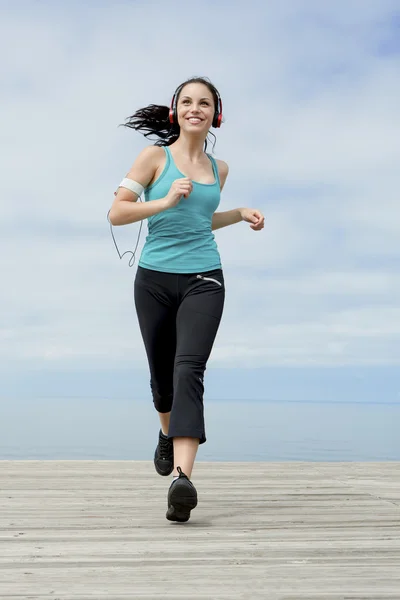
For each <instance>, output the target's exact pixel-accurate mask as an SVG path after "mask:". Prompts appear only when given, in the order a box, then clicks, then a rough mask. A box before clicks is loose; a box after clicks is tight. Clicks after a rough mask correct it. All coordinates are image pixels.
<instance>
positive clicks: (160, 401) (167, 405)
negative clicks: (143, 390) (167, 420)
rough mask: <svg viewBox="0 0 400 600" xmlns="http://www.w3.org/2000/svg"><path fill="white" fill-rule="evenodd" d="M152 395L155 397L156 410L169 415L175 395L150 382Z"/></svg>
mask: <svg viewBox="0 0 400 600" xmlns="http://www.w3.org/2000/svg"><path fill="white" fill-rule="evenodd" d="M150 388H151V393H152V396H153V403H154V408H155V409H156V410H157V412H160V413H168V412H170V411H171V408H172V399H173V394H172V392H171V391H169V390H168V391H167V390H163V389H161V388H159V387H157V386H156V385H155V384H154V383H152V382H150Z"/></svg>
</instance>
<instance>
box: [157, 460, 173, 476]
mask: <svg viewBox="0 0 400 600" xmlns="http://www.w3.org/2000/svg"><path fill="white" fill-rule="evenodd" d="M154 467H155V470H156V471H157V473H158V474H159V475H162V476H163V477H167V476H168V475H171V473H172V471H173V470H174V465H172V466H171V468H170V469H169V471H161V470H160V469H159V468H158V466H157V463H156V461H155V460H154Z"/></svg>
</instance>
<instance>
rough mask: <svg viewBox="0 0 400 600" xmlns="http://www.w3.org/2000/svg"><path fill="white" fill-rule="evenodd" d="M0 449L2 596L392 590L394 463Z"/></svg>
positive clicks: (291, 595) (366, 598)
mask: <svg viewBox="0 0 400 600" xmlns="http://www.w3.org/2000/svg"><path fill="white" fill-rule="evenodd" d="M170 481H171V478H170V477H167V478H162V477H159V476H158V475H157V474H156V473H155V471H154V468H153V465H152V463H150V462H134V461H1V462H0V507H1V512H0V598H1V600H11V598H12V599H13V600H16V599H21V600H22V599H24V600H27V599H28V598H29V599H35V600H39V599H40V600H41V599H45V598H46V599H49V598H53V599H55V598H58V599H59V600H67V599H71V600H83V599H85V600H86V599H87V598H96V599H98V600H103V599H105V598H110V599H111V598H112V599H113V600H127V599H128V598H129V599H130V598H135V599H136V598H137V599H141V598H142V599H143V600H144V599H146V600H148V599H149V598H163V599H164V598H165V599H166V600H168V599H170V598H171V599H172V598H174V599H185V600H189V599H190V600H192V599H193V600H200V599H201V600H205V599H206V598H207V599H208V600H209V599H212V600H228V598H229V600H233V599H239V598H240V599H246V600H251V599H253V598H263V599H268V600H305V599H307V600H311V599H315V600H339V599H340V600H380V599H382V600H384V599H385V600H389V599H390V600H399V599H400V463H397V462H392V463H304V462H298V463H293V462H292V463H205V462H198V463H197V464H196V467H195V471H194V475H193V482H194V483H195V485H196V487H197V490H198V494H199V505H198V507H197V508H196V509H195V510H194V511H193V512H192V517H191V520H190V521H189V522H188V523H185V524H176V523H170V522H169V521H167V520H166V519H165V511H166V494H167V489H168V485H169V483H170Z"/></svg>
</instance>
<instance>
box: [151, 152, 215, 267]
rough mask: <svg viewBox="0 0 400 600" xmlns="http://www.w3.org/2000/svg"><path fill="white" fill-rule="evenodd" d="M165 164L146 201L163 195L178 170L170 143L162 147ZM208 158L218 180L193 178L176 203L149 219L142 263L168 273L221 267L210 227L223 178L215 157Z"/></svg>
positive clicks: (176, 175) (179, 177)
mask: <svg viewBox="0 0 400 600" xmlns="http://www.w3.org/2000/svg"><path fill="white" fill-rule="evenodd" d="M163 148H164V150H165V154H166V163H165V166H164V169H163V171H162V173H161V175H160V176H159V177H158V179H157V180H156V181H155V182H154V183H153V184H152V185H150V186H149V187H147V188H146V189H145V191H144V199H145V202H147V201H149V200H158V199H160V198H164V197H165V196H166V195H167V194H168V192H169V189H170V187H171V185H172V183H173V181H175V179H181V178H182V177H185V175H184V174H183V173H181V172H180V171H178V169H177V167H176V165H175V162H174V159H173V157H172V154H171V151H170V149H169V148H168V146H163ZM207 156H208V157H209V159H210V161H211V164H212V167H213V171H214V177H215V181H214V183H198V182H196V181H193V191H192V193H191V194H190V196H189V197H188V198H182V199H181V200H180V202H179V204H178V205H177V206H174V207H173V208H168V209H167V210H164V211H162V212H160V213H158V214H157V215H153V216H152V217H149V218H148V235H147V237H146V241H145V244H144V247H143V250H142V253H141V256H140V260H139V266H141V267H144V268H146V269H152V270H154V271H163V272H165V273H198V272H202V271H211V270H213V269H220V268H221V260H220V255H219V251H218V247H217V244H216V241H215V237H214V234H213V232H212V229H211V222H212V216H213V213H214V212H215V210H216V209H217V207H218V205H219V203H220V180H219V174H218V166H217V163H216V161H215V159H214V158H213V157H212V156H210V155H209V154H207Z"/></svg>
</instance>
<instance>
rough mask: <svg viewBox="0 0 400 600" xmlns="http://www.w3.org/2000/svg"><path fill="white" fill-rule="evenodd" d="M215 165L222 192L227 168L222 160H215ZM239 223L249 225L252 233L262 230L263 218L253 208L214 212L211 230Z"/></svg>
mask: <svg viewBox="0 0 400 600" xmlns="http://www.w3.org/2000/svg"><path fill="white" fill-rule="evenodd" d="M217 165H218V172H219V179H220V182H221V192H222V189H223V187H224V185H225V181H226V178H227V177H228V173H229V167H228V165H227V164H226V162H224V161H223V160H217ZM240 221H246V222H247V223H250V227H251V229H254V231H260V229H263V228H264V216H263V215H262V214H261V212H260V211H259V210H256V209H254V208H234V209H233V210H226V211H224V212H215V213H214V214H213V217H212V227H211V229H212V231H215V229H221V228H222V227H227V226H228V225H234V224H235V223H240Z"/></svg>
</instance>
